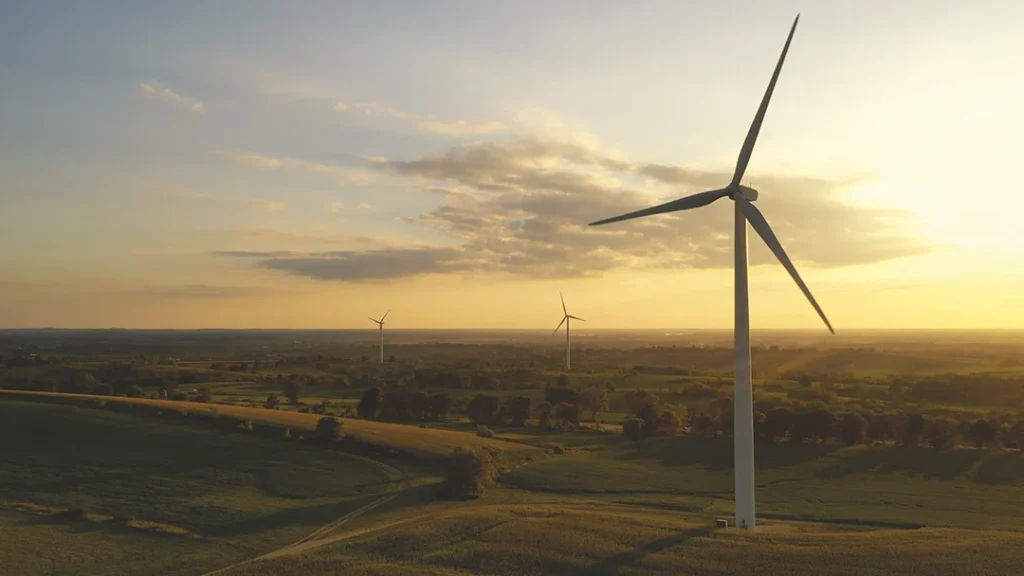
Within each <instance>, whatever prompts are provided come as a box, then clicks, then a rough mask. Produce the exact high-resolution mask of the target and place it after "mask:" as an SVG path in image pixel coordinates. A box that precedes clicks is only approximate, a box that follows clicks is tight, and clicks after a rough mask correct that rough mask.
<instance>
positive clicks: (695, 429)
mask: <svg viewBox="0 0 1024 576" xmlns="http://www.w3.org/2000/svg"><path fill="white" fill-rule="evenodd" d="M690 433H691V434H694V435H696V436H703V437H705V438H713V437H714V436H715V420H714V419H713V418H712V417H711V416H708V415H707V414H702V413H700V412H691V413H690Z"/></svg>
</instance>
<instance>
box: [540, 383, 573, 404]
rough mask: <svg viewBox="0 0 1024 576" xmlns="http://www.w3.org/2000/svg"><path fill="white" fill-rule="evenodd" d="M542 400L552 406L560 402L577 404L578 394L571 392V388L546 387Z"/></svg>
mask: <svg viewBox="0 0 1024 576" xmlns="http://www.w3.org/2000/svg"><path fill="white" fill-rule="evenodd" d="M544 400H546V401H547V402H550V403H551V404H552V405H554V404H558V403H560V402H566V403H568V404H579V403H580V401H581V400H580V393H579V392H577V391H575V390H573V389H572V388H565V387H561V386H548V387H547V388H545V390H544Z"/></svg>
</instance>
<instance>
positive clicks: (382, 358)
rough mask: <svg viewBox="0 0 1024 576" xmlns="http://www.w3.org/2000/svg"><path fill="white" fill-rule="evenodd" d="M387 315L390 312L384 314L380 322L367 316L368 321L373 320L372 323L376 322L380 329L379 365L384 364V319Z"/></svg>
mask: <svg viewBox="0 0 1024 576" xmlns="http://www.w3.org/2000/svg"><path fill="white" fill-rule="evenodd" d="M388 314H391V310H388V311H387V312H385V313H384V315H383V316H381V317H380V320H377V319H376V318H373V317H370V316H367V318H369V319H370V320H373V321H374V322H376V323H377V326H378V327H379V328H380V363H381V364H383V363H384V319H385V318H387V317H388Z"/></svg>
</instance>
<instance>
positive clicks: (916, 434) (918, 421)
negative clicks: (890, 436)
mask: <svg viewBox="0 0 1024 576" xmlns="http://www.w3.org/2000/svg"><path fill="white" fill-rule="evenodd" d="M923 434H924V416H922V415H920V414H910V415H909V416H907V421H906V424H905V425H904V427H903V434H902V436H901V438H900V441H901V442H903V444H904V445H905V446H917V444H918V442H920V440H921V436H922V435H923Z"/></svg>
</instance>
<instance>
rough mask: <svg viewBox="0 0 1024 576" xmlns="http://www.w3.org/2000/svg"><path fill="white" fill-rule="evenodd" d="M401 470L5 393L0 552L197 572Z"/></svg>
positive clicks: (74, 565)
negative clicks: (26, 399) (16, 398)
mask: <svg viewBox="0 0 1024 576" xmlns="http://www.w3.org/2000/svg"><path fill="white" fill-rule="evenodd" d="M403 479H404V478H403V475H402V474H401V473H400V472H399V471H398V470H396V469H394V468H392V467H390V466H386V465H382V464H379V463H376V462H373V461H371V460H368V459H365V458H360V457H357V456H351V455H347V454H343V453H340V452H336V451H328V450H323V449H318V448H312V447H307V446H304V445H301V444H298V443H296V442H294V441H292V442H289V441H285V440H283V439H277V440H268V439H266V438H260V437H257V436H255V435H253V434H251V433H245V432H221V431H216V430H209V429H206V428H203V427H195V426H184V425H179V424H175V423H173V422H168V421H165V420H159V419H150V418H141V417H138V416H133V415H130V414H121V413H117V412H110V411H104V410H96V409H86V408H81V407H75V406H64V405H57V404H45V403H37V402H19V401H15V400H11V399H10V398H9V397H3V398H0V530H2V532H3V535H4V536H3V538H0V566H6V567H9V568H12V567H18V571H17V572H16V573H17V574H56V573H68V574H70V573H74V574H104V575H108V574H143V573H147V574H153V573H159V574H196V573H198V570H200V569H201V568H205V567H209V566H216V565H227V564H230V563H232V562H235V561H238V560H240V559H244V558H249V557H252V556H254V555H256V554H258V553H260V552H263V551H266V550H269V549H273V548H275V547H278V546H281V545H283V544H286V543H288V542H291V541H294V540H297V539H299V538H302V537H303V536H306V535H307V534H309V533H310V532H312V531H314V530H316V529H317V528H319V527H320V526H321V525H323V524H326V523H328V522H331V521H332V520H335V519H337V518H338V517H340V516H342V515H344V514H345V513H347V512H350V511H352V510H355V509H358V508H359V507H360V506H363V505H365V504H366V503H368V502H372V501H374V500H375V499H377V498H379V497H380V496H381V495H383V494H387V493H388V492H391V491H394V490H397V489H399V488H401V487H402V481H403ZM57 542H59V543H60V545H55V543H57ZM62 570H63V572H62ZM4 573H12V574H13V573H15V572H6V570H5V571H4Z"/></svg>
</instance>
